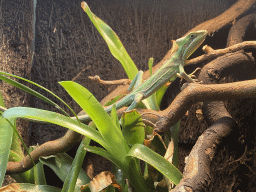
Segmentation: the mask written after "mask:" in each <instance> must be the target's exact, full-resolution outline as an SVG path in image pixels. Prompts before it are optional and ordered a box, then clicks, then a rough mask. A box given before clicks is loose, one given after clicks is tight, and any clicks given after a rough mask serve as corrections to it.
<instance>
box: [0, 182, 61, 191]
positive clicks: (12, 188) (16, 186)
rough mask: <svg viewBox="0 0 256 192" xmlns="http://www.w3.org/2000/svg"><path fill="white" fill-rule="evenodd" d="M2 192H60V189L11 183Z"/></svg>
mask: <svg viewBox="0 0 256 192" xmlns="http://www.w3.org/2000/svg"><path fill="white" fill-rule="evenodd" d="M4 191H17V192H19V191H29V192H49V191H51V192H61V189H59V188H57V187H53V186H50V185H34V184H28V183H12V184H10V185H7V186H5V187H2V188H1V189H0V192H4Z"/></svg>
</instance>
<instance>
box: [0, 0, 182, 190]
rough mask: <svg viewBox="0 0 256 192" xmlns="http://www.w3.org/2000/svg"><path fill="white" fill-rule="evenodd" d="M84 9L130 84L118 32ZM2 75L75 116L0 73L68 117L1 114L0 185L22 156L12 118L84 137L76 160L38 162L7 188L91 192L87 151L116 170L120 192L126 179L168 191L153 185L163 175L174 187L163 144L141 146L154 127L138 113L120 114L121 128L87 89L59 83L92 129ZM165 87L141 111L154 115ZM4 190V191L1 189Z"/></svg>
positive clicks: (27, 111)
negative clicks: (50, 181) (57, 182)
mask: <svg viewBox="0 0 256 192" xmlns="http://www.w3.org/2000/svg"><path fill="white" fill-rule="evenodd" d="M82 8H83V10H84V11H85V12H86V13H87V15H88V16H89V18H90V19H91V21H92V23H93V24H94V26H95V27H96V28H97V30H98V31H99V33H100V34H101V36H102V37H103V38H104V40H105V41H106V43H107V45H108V47H109V49H110V51H111V53H112V54H113V56H114V57H115V58H117V59H118V60H119V61H120V63H121V64H122V65H123V67H124V69H125V71H126V73H127V75H128V77H129V79H131V80H132V79H133V78H134V77H135V76H136V74H137V72H138V70H137V67H136V66H135V64H134V62H133V61H132V59H131V58H130V56H129V55H128V53H127V52H126V50H125V48H124V46H123V45H122V43H121V41H120V40H119V38H118V36H117V35H116V33H115V32H114V31H113V30H112V29H111V28H110V27H109V26H108V25H107V24H106V23H104V22H103V21H102V20H101V19H99V18H98V17H97V16H96V15H94V14H93V13H92V12H91V10H90V9H89V7H88V5H87V4H86V3H85V2H82ZM152 66H153V58H151V59H150V60H149V70H150V73H151V74H152ZM3 75H7V76H11V77H15V78H18V79H21V80H23V81H26V82H28V83H31V84H33V85H35V86H37V87H40V88H41V89H43V90H45V91H47V92H48V93H50V94H52V95H53V96H54V97H56V98H57V99H58V100H60V101H61V102H62V103H64V104H65V105H66V106H67V107H68V108H69V109H70V110H71V111H72V113H73V114H74V115H75V116H76V114H75V113H74V112H73V110H72V109H71V108H70V107H69V106H68V105H67V104H66V103H65V102H64V101H63V100H62V99H60V98H59V97H58V96H56V95H55V94H54V93H52V92H51V91H49V90H48V89H46V88H44V87H42V86H40V85H38V84H36V83H34V82H32V81H29V80H26V79H24V78H22V77H18V76H15V75H12V74H8V73H4V72H0V79H1V80H3V81H6V82H7V83H10V84H11V85H13V86H16V87H18V88H20V89H22V90H24V91H26V92H28V93H30V94H32V95H34V96H36V97H38V98H40V99H42V100H43V101H45V102H47V103H49V104H51V105H53V106H55V107H56V108H58V109H60V111H61V112H62V113H63V114H65V115H66V116H64V115H62V114H59V113H56V112H51V111H46V110H42V109H35V108H29V107H14V108H10V109H7V110H6V111H5V112H4V113H3V114H2V117H1V118H0V125H1V126H0V133H1V134H0V140H1V141H3V142H1V143H0V182H1V183H2V181H3V178H4V175H5V171H6V167H7V161H8V159H9V161H20V160H21V159H22V158H23V157H24V154H23V152H22V150H21V147H20V141H19V140H20V138H19V137H18V135H17V134H16V132H17V130H16V125H15V123H16V118H25V119H28V120H31V121H38V122H46V123H51V124H55V125H59V126H62V127H65V128H68V129H70V130H73V131H76V132H78V133H80V134H82V135H84V136H85V137H84V139H83V141H82V142H81V144H80V146H79V148H78V150H77V152H76V156H75V158H74V159H72V158H71V157H70V156H68V155H67V154H65V153H60V154H58V155H55V156H48V157H41V158H40V162H39V163H38V164H37V165H36V166H34V167H33V168H32V169H30V170H29V171H26V172H24V173H20V174H15V175H12V177H14V178H15V179H16V180H17V181H18V182H22V183H17V184H11V185H9V186H7V187H12V186H15V187H16V188H17V189H21V190H26V191H53V192H54V191H62V192H64V191H70V192H71V191H75V192H77V191H81V190H80V187H81V186H85V187H84V188H83V190H82V191H91V189H92V187H90V185H91V179H90V178H89V177H88V176H87V175H86V173H85V172H84V171H83V170H82V168H81V166H82V162H83V160H84V158H85V155H86V152H87V151H89V152H92V153H95V154H98V155H101V156H103V157H105V158H107V159H109V160H110V161H111V162H113V167H114V168H115V169H113V170H114V171H113V173H114V174H115V178H116V180H117V182H118V183H119V184H120V186H121V187H122V189H123V191H128V185H127V183H126V182H125V179H128V181H129V183H130V184H131V186H132V187H133V188H134V191H135V192H144V191H145V192H150V191H156V189H157V190H158V191H166V189H167V188H163V189H161V190H160V186H158V185H157V183H159V182H163V181H164V180H163V176H164V177H166V178H167V180H168V182H172V183H174V184H176V185H177V184H178V183H179V181H180V179H181V177H182V174H181V173H180V171H179V170H178V169H177V168H176V167H175V166H174V165H173V164H171V163H170V162H169V161H167V160H166V159H165V158H164V157H163V156H161V155H163V154H164V153H165V147H164V144H163V143H161V141H160V140H161V139H159V138H156V139H153V140H152V144H153V145H154V146H155V147H156V151H157V152H158V153H160V154H161V155H159V154H158V153H156V152H155V151H153V150H151V149H150V148H148V147H146V146H145V145H143V143H144V141H145V138H146V136H147V135H149V134H152V128H150V127H146V126H145V125H144V124H143V121H142V118H141V116H140V114H139V113H138V112H137V111H136V110H133V111H130V112H127V113H124V115H123V117H122V119H121V122H122V129H121V127H120V124H119V119H118V116H117V112H116V109H115V106H114V107H113V108H112V112H111V114H110V116H109V114H107V113H106V112H105V110H104V108H103V107H102V106H101V105H100V103H99V102H98V101H97V100H96V98H95V97H94V96H93V95H92V94H91V93H90V92H89V91H88V90H87V89H86V88H84V87H82V86H81V85H79V84H77V83H75V82H72V81H63V82H60V85H61V86H63V87H64V88H65V90H66V91H67V92H68V94H69V95H70V96H71V97H72V98H73V99H74V100H75V101H76V102H77V103H78V104H79V105H80V106H81V108H82V109H83V110H84V111H85V112H86V113H87V114H88V115H89V116H90V118H91V119H92V121H93V123H94V124H95V126H88V125H85V124H83V123H81V122H79V120H78V119H77V120H74V119H72V118H70V117H69V116H68V115H67V113H66V112H65V111H64V110H63V109H62V108H61V107H59V105H57V104H56V103H54V102H53V101H51V100H50V99H48V98H46V97H45V96H43V95H42V94H40V93H38V92H36V91H34V90H33V89H31V88H29V87H27V86H25V85H23V84H21V83H19V82H17V81H15V80H12V79H10V78H8V77H5V76H3ZM167 87H168V86H164V87H163V88H161V89H160V90H158V91H157V93H154V94H153V95H152V96H151V97H149V98H147V100H144V101H143V103H144V104H145V106H146V107H148V108H151V109H154V110H159V105H160V102H161V99H162V97H163V94H164V92H165V90H166V89H167ZM0 96H1V95H0ZM120 97H121V96H117V97H116V98H114V99H113V100H112V101H110V102H108V103H106V104H107V105H110V104H113V103H114V102H116V101H117V100H118V99H119V98H120ZM0 105H1V106H2V107H4V102H3V99H2V97H0ZM10 122H11V124H12V125H11V124H10ZM96 128H97V130H96ZM177 130H178V127H175V128H173V129H172V135H171V136H170V138H171V137H172V139H173V140H174V141H175V143H176V144H177V138H178V135H177V133H178V131H177ZM91 139H92V140H94V141H95V142H97V143H98V144H100V146H101V147H96V146H90V145H89V144H90V140H91ZM33 149H34V147H31V148H30V149H29V151H32V150H33ZM175 150H176V151H175V154H174V157H173V159H174V162H175V165H176V166H177V148H176V149H175ZM141 160H142V161H144V162H145V169H144V172H143V173H142V171H141V170H142V169H141V167H140V166H141V162H140V161H141ZM43 164H45V165H47V166H49V167H50V168H51V169H53V170H54V172H55V173H56V175H58V177H59V178H60V179H61V180H62V181H63V182H64V185H63V187H62V189H58V188H55V187H52V186H49V185H47V183H46V180H45V175H44V170H43ZM148 164H150V165H151V166H153V167H154V168H155V169H154V171H155V172H157V174H156V175H160V176H158V177H154V178H153V177H151V176H152V173H151V171H152V170H151V169H149V165H148ZM100 182H104V181H100ZM29 183H30V184H29ZM86 184H87V185H86ZM2 189H3V188H1V189H0V190H2ZM106 191H116V188H115V187H114V185H112V184H108V187H107V189H106Z"/></svg>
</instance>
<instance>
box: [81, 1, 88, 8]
mask: <svg viewBox="0 0 256 192" xmlns="http://www.w3.org/2000/svg"><path fill="white" fill-rule="evenodd" d="M87 6H88V5H87V3H86V2H85V1H83V2H82V3H81V7H82V9H83V10H85V8H86V7H87Z"/></svg>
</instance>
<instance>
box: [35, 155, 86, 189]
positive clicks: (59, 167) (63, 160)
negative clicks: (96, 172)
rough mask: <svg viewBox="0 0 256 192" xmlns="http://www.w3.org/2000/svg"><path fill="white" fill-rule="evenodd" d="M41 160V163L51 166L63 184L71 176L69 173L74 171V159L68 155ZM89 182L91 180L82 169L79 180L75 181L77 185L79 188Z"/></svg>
mask: <svg viewBox="0 0 256 192" xmlns="http://www.w3.org/2000/svg"><path fill="white" fill-rule="evenodd" d="M39 160H40V162H41V163H43V164H45V165H47V166H49V167H50V168H51V169H52V170H53V171H54V172H55V173H56V175H57V176H58V177H59V178H60V179H61V180H62V181H63V182H64V181H65V179H67V177H68V176H70V175H69V174H68V173H69V172H72V171H74V170H71V168H72V162H73V158H71V157H70V156H69V155H68V154H66V153H59V154H58V155H56V156H55V155H51V156H48V157H40V158H39ZM82 160H83V159H82ZM89 181H90V178H89V177H88V176H87V174H86V172H85V171H84V170H83V169H80V170H79V174H78V179H77V180H75V184H76V185H77V186H78V188H79V187H80V186H81V185H84V184H86V183H88V182H89Z"/></svg>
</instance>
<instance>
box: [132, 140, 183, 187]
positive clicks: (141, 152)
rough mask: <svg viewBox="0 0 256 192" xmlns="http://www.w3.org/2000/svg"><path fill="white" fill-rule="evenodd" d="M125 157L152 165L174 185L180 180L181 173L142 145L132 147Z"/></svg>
mask: <svg viewBox="0 0 256 192" xmlns="http://www.w3.org/2000/svg"><path fill="white" fill-rule="evenodd" d="M127 156H132V157H136V158H138V159H141V160H143V161H145V162H147V163H148V164H150V165H152V166H153V167H154V168H155V169H157V170H158V171H159V172H161V173H162V174H163V175H164V176H165V177H167V178H168V179H169V180H170V181H171V182H173V183H174V184H175V185H177V184H178V183H179V182H180V180H181V178H182V174H181V172H180V171H179V170H178V169H177V168H176V167H175V166H174V165H173V164H171V163H170V162H169V161H167V160H166V159H165V158H164V157H162V156H161V155H159V154H157V153H156V152H154V151H152V150H151V149H149V148H148V147H146V146H144V145H141V144H135V145H133V146H132V148H131V150H130V151H129V153H128V154H127Z"/></svg>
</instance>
